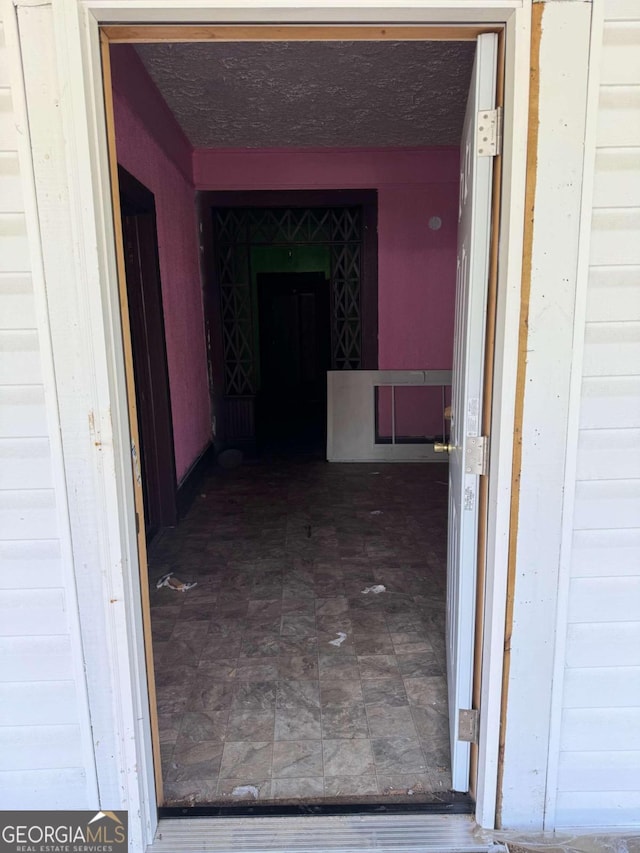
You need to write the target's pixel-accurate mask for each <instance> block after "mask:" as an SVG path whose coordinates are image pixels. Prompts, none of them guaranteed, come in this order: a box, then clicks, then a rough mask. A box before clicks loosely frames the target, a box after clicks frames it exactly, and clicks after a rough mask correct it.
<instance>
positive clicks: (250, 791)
mask: <svg viewBox="0 0 640 853" xmlns="http://www.w3.org/2000/svg"><path fill="white" fill-rule="evenodd" d="M231 796H233V797H251V799H253V800H257V799H258V797H259V796H260V792H259V791H258V789H257V788H256V786H255V785H237V786H236V787H235V788H234V789H233V791H232V792H231Z"/></svg>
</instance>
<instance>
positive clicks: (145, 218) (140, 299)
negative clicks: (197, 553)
mask: <svg viewBox="0 0 640 853" xmlns="http://www.w3.org/2000/svg"><path fill="white" fill-rule="evenodd" d="M118 180H119V184H120V208H121V213H122V235H123V242H124V256H125V272H126V279H127V301H128V304H129V322H130V327H131V344H132V350H133V372H134V376H135V385H136V409H137V417H138V432H139V441H140V447H139V448H138V454H139V457H140V460H139V461H140V467H141V478H142V491H143V500H144V521H145V531H146V535H147V539H148V540H149V539H151V538H152V537H153V536H154V535H155V533H156V532H157V531H158V530H159V529H160V528H162V527H173V526H174V525H175V524H176V523H177V518H178V515H177V503H176V493H177V484H176V466H175V454H174V444H173V423H172V419H171V398H170V394H169V375H168V371H167V351H166V344H165V331H164V312H163V308H162V287H161V282H160V266H159V262H158V236H157V230H156V208H155V199H154V196H153V193H152V192H151V191H150V190H148V189H147V188H146V187H145V186H144V185H143V184H141V183H140V182H139V181H138V180H136V178H134V177H133V175H130V174H129V173H128V172H127V171H126V170H125V169H123V168H122V167H119V168H118Z"/></svg>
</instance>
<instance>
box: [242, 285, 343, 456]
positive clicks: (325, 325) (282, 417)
mask: <svg viewBox="0 0 640 853" xmlns="http://www.w3.org/2000/svg"><path fill="white" fill-rule="evenodd" d="M257 282H258V304H259V336H260V380H261V381H260V392H259V394H258V399H257V406H256V414H257V435H258V443H259V447H262V448H265V447H270V448H280V447H283V446H284V447H287V448H289V449H292V448H295V449H296V450H299V451H308V452H320V453H321V452H322V449H323V444H324V441H325V433H326V415H327V370H329V369H330V367H331V351H330V340H331V332H330V323H329V282H328V281H327V279H326V277H325V275H324V273H323V272H308V273H289V272H283V273H279V272H277V273H261V274H259V275H258V277H257Z"/></svg>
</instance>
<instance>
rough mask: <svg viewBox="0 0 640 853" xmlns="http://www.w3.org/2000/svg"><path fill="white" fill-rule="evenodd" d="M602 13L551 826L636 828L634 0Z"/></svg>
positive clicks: (637, 66)
mask: <svg viewBox="0 0 640 853" xmlns="http://www.w3.org/2000/svg"><path fill="white" fill-rule="evenodd" d="M604 15H605V22H604V33H603V43H602V56H601V64H600V83H599V86H600V88H599V103H598V115H597V130H596V158H595V175H594V187H593V214H592V220H591V237H590V257H589V263H590V269H589V280H588V292H587V304H586V326H585V329H584V358H583V369H582V398H581V408H580V423H579V435H578V448H577V464H576V484H575V506H574V517H573V545H572V554H571V576H570V581H569V593H568V608H567V619H568V625H567V636H566V649H565V671H564V693H563V702H562V721H561V728H560V756H559V762H558V784H557V788H558V790H557V801H556V820H555V823H556V826H560V827H562V826H602V827H604V826H625V825H632V824H635V825H637V824H638V823H640V5H637V4H631V3H629V2H626V0H608V2H606V0H605V3H604Z"/></svg>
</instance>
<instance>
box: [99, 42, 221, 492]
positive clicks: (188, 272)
mask: <svg viewBox="0 0 640 853" xmlns="http://www.w3.org/2000/svg"><path fill="white" fill-rule="evenodd" d="M111 61H112V75H113V96H114V109H115V125H116V147H117V155H118V162H119V163H120V164H121V165H122V166H123V167H124V168H125V169H126V170H127V171H128V172H130V173H131V174H132V175H133V176H134V177H136V178H137V179H138V180H139V181H140V182H141V183H143V184H144V185H145V186H146V187H147V188H148V189H149V190H151V192H153V194H154V195H155V201H156V216H157V224H158V254H159V258H160V275H161V278H162V299H163V304H164V315H165V333H166V341H167V361H168V367H169V386H170V390H171V410H172V415H173V432H174V443H175V454H176V475H177V478H178V482H179V481H180V480H181V479H182V478H183V477H184V475H185V474H186V472H187V471H188V470H189V467H190V466H191V465H192V464H193V462H194V461H195V460H196V459H197V458H198V456H199V455H200V453H201V452H202V451H203V450H204V448H205V447H206V446H207V444H208V443H209V440H210V437H211V417H210V402H209V386H208V378H207V356H206V348H205V336H204V318H203V308H202V286H201V279H200V268H199V248H198V227H197V221H196V209H195V194H194V188H193V184H192V176H191V175H192V173H191V155H192V150H191V146H190V144H189V142H188V140H187V139H186V137H185V136H184V134H183V133H182V130H181V129H180V127H179V125H178V124H177V122H176V120H175V119H174V117H173V114H172V113H171V111H170V110H169V108H168V107H167V105H166V103H165V101H164V100H163V99H162V97H161V96H160V94H159V92H158V90H157V89H156V88H155V86H154V84H153V83H152V81H151V79H150V78H149V76H148V75H147V72H146V70H145V68H144V66H143V65H142V62H141V61H140V59H139V58H138V56H137V54H136V52H135V51H134V49H133V48H132V47H130V46H128V45H114V46H112V48H111Z"/></svg>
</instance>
